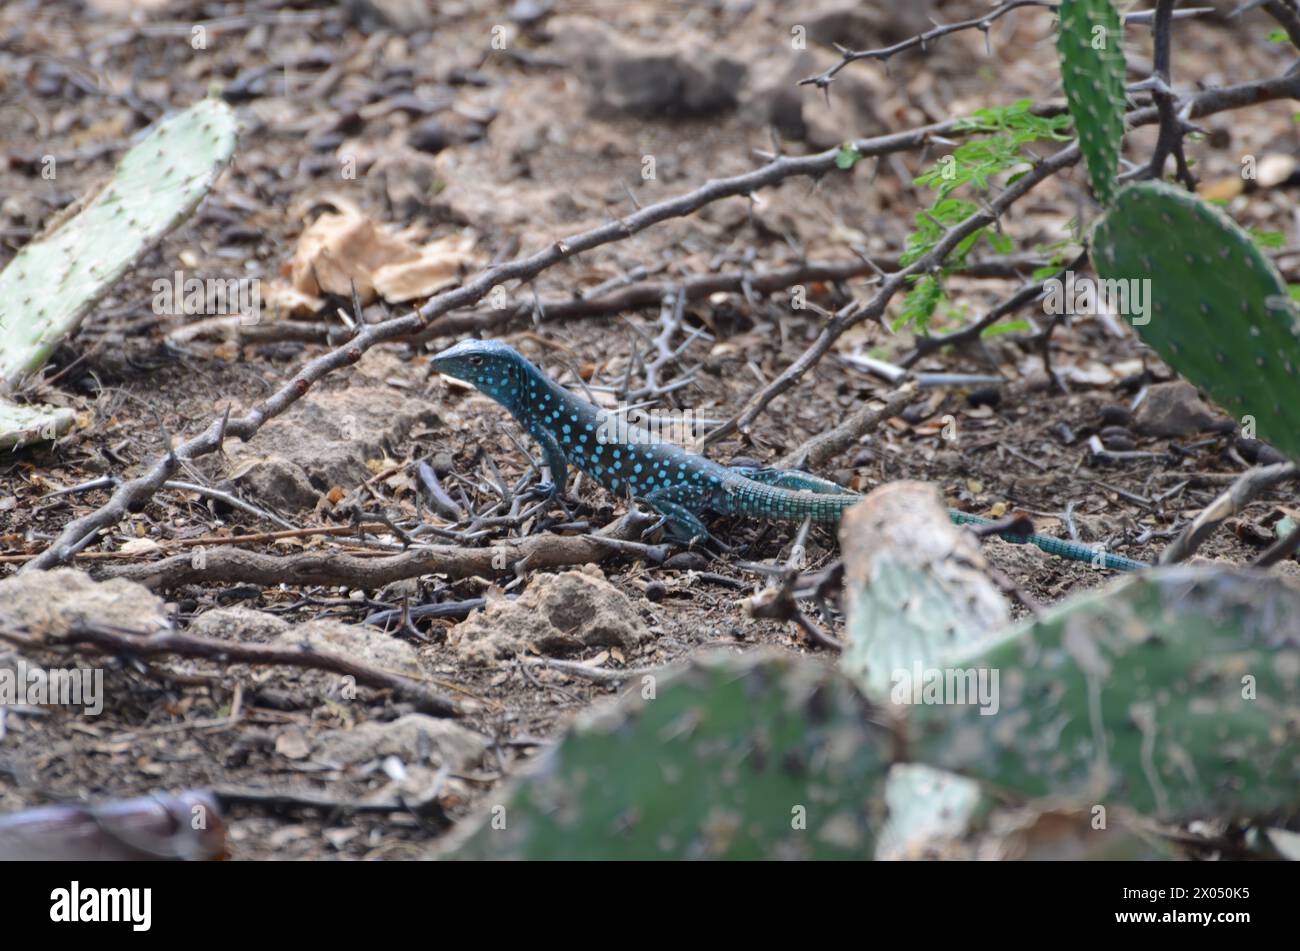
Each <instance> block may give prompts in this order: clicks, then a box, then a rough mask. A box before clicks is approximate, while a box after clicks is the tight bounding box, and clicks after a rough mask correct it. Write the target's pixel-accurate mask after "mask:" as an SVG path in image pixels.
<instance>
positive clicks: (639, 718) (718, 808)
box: [444, 651, 893, 859]
mask: <svg viewBox="0 0 1300 951" xmlns="http://www.w3.org/2000/svg"><path fill="white" fill-rule="evenodd" d="M650 691H653V695H654V698H653V699H643V698H644V697H645V696H646V695H647V693H648V692H650ZM867 713H868V711H867V708H866V705H865V704H864V703H863V701H862V698H861V697H860V696H859V695H858V693H857V691H856V690H854V688H853V686H852V685H851V684H850V683H849V682H848V681H847V680H845V679H843V678H842V677H841V676H840V675H839V674H837V673H836V672H835V671H834V670H832V669H829V668H826V667H824V666H822V665H821V664H818V663H814V662H811V661H807V660H801V659H799V658H796V657H792V656H790V655H788V654H772V653H767V652H763V651H756V652H751V653H749V654H746V655H744V656H743V657H734V656H717V657H714V658H711V659H707V660H697V661H695V662H693V663H691V664H689V665H688V666H687V667H685V668H684V669H681V670H680V671H678V672H676V673H674V674H669V675H666V676H664V677H663V678H662V679H661V680H660V682H659V683H658V684H654V683H653V682H646V681H642V682H641V683H640V684H638V685H636V686H635V687H634V688H633V692H632V693H631V694H630V695H629V696H627V697H625V698H624V699H623V700H622V701H621V702H619V703H618V704H617V705H616V706H615V707H614V708H613V709H612V710H610V711H607V712H605V713H604V714H602V715H596V716H589V717H587V718H586V719H584V720H581V721H580V722H579V724H578V725H577V726H576V727H575V728H574V729H573V730H572V731H571V732H569V733H568V734H567V735H566V736H564V737H563V738H562V739H561V740H560V741H559V743H558V744H557V745H556V747H555V748H554V749H553V750H551V751H550V752H548V753H546V754H544V755H543V759H542V761H541V762H540V763H538V764H537V766H538V767H539V768H538V769H535V770H533V771H532V772H531V774H529V775H525V776H523V777H521V778H520V779H519V780H517V781H516V782H515V783H514V784H513V786H512V787H510V788H508V790H507V791H506V792H505V794H504V799H502V800H500V801H498V802H495V803H492V804H490V805H488V807H487V809H486V814H485V815H484V816H483V817H482V818H481V820H480V821H479V822H478V823H477V824H476V825H474V826H472V827H469V829H468V831H467V832H464V833H461V834H460V835H458V836H455V837H454V838H455V840H456V841H455V842H454V843H453V844H451V846H450V847H449V848H448V849H447V850H446V851H445V852H444V855H447V856H449V857H453V858H485V857H487V858H525V859H565V858H570V859H571V858H582V859H616V858H617V859H627V858H640V859H648V858H663V859H682V858H701V859H702V858H728V859H759V858H860V859H869V858H871V857H872V855H873V854H874V851H875V839H876V828H877V827H878V824H879V822H880V821H881V820H882V819H883V811H884V804H883V800H882V797H881V790H882V789H883V786H884V781H885V772H886V770H887V769H888V760H889V757H890V753H891V749H892V741H893V735H892V733H891V732H890V731H889V730H887V729H886V728H885V727H883V726H880V725H878V724H876V723H874V722H872V721H871V720H870V719H869V718H868V715H867Z"/></svg>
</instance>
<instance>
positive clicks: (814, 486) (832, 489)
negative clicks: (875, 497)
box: [731, 466, 857, 495]
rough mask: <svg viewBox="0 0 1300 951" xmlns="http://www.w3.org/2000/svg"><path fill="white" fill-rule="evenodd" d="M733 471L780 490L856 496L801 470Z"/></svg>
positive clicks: (754, 469)
mask: <svg viewBox="0 0 1300 951" xmlns="http://www.w3.org/2000/svg"><path fill="white" fill-rule="evenodd" d="M731 471H732V472H734V473H735V474H736V475H738V476H743V477H744V478H746V479H749V480H750V481H751V482H759V483H761V484H763V485H770V486H773V487H774V488H778V489H793V490H794V491H796V492H798V491H807V492H816V493H818V494H820V495H856V494H857V493H856V492H854V491H852V490H851V489H846V488H844V486H842V485H836V484H835V483H834V482H831V481H830V480H829V479H823V478H820V477H819V476H815V475H813V474H812V473H810V472H803V471H801V470H799V469H777V468H775V467H773V466H763V467H762V468H753V467H750V466H733V467H732V468H731Z"/></svg>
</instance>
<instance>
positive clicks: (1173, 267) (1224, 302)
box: [1092, 182, 1300, 459]
mask: <svg viewBox="0 0 1300 951" xmlns="http://www.w3.org/2000/svg"><path fill="white" fill-rule="evenodd" d="M1092 255H1093V260H1094V262H1095V263H1096V267H1097V271H1098V273H1100V274H1101V275H1102V276H1103V277H1104V278H1107V279H1115V280H1122V281H1126V282H1132V281H1144V282H1147V283H1145V284H1143V285H1137V284H1132V283H1130V284H1128V286H1129V287H1134V288H1136V287H1139V286H1144V287H1147V288H1149V289H1150V294H1149V301H1148V303H1149V310H1148V311H1147V312H1146V314H1145V315H1144V316H1143V317H1140V318H1139V317H1133V315H1127V316H1130V317H1133V323H1134V326H1135V327H1136V329H1137V331H1138V333H1139V334H1140V335H1141V337H1142V339H1143V340H1144V341H1145V342H1146V343H1147V344H1148V345H1150V346H1151V347H1152V348H1153V349H1154V350H1155V351H1156V352H1157V353H1159V354H1160V356H1161V357H1162V358H1164V360H1165V362H1166V363H1168V364H1169V365H1170V366H1171V367H1173V368H1174V369H1175V370H1177V371H1178V372H1179V373H1180V374H1182V375H1183V376H1184V377H1186V378H1187V379H1188V380H1189V381H1191V382H1192V383H1193V384H1195V385H1196V386H1198V387H1200V388H1201V389H1203V390H1205V391H1206V392H1207V393H1209V395H1210V396H1211V397H1212V398H1213V399H1214V400H1215V402H1217V403H1218V404H1219V405H1220V406H1222V407H1223V408H1224V409H1225V410H1227V411H1229V412H1230V413H1232V414H1233V415H1234V416H1236V417H1237V418H1239V419H1241V418H1242V417H1244V416H1251V417H1253V419H1254V423H1255V431H1256V433H1257V434H1258V436H1259V438H1261V439H1263V440H1265V441H1266V442H1269V443H1271V444H1272V445H1273V446H1275V447H1276V448H1277V449H1278V450H1279V451H1281V452H1283V453H1286V454H1287V455H1289V456H1291V457H1292V458H1293V459H1300V399H1298V398H1297V396H1300V377H1297V375H1296V374H1297V368H1300V317H1297V313H1296V310H1295V306H1294V305H1293V304H1292V302H1291V298H1290V295H1289V294H1288V291H1287V286H1286V282H1285V281H1283V280H1282V277H1281V276H1280V275H1279V274H1278V273H1277V269H1276V268H1274V267H1273V264H1272V262H1271V261H1269V259H1268V258H1267V257H1265V256H1264V255H1263V254H1262V253H1261V252H1260V250H1259V248H1258V247H1257V246H1256V244H1255V242H1253V241H1252V240H1251V239H1250V236H1249V235H1248V234H1247V233H1246V232H1245V231H1243V230H1242V229H1241V228H1239V227H1238V226H1237V225H1236V224H1235V223H1234V222H1233V221H1231V220H1230V219H1229V218H1228V217H1227V216H1226V215H1224V214H1223V213H1222V212H1220V211H1219V210H1218V209H1216V208H1213V207H1211V206H1210V205H1208V204H1206V203H1205V202H1203V201H1201V200H1200V199H1199V198H1196V197H1195V196H1194V195H1190V194H1188V193H1187V192H1185V191H1183V190H1182V189H1179V188H1175V187H1174V186H1172V185H1167V184H1165V183H1163V182H1143V183H1141V184H1138V185H1133V186H1131V187H1129V188H1126V189H1124V190H1123V191H1122V192H1120V194H1119V196H1118V197H1117V198H1116V200H1115V203H1114V207H1112V208H1111V210H1110V211H1109V212H1107V214H1106V215H1105V216H1104V217H1103V218H1101V219H1100V220H1099V221H1098V222H1097V225H1096V227H1095V229H1094V230H1093V234H1092Z"/></svg>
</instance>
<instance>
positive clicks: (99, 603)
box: [0, 568, 169, 643]
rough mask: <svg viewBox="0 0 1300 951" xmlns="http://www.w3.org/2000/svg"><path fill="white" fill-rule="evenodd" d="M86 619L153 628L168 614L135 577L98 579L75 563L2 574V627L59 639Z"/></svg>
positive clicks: (137, 628)
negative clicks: (47, 568)
mask: <svg viewBox="0 0 1300 951" xmlns="http://www.w3.org/2000/svg"><path fill="white" fill-rule="evenodd" d="M82 623H92V624H103V625H109V626H112V627H118V628H124V629H126V630H130V631H142V632H146V633H149V632H153V631H156V630H158V629H160V628H166V627H168V626H169V619H168V616H167V609H166V607H165V606H164V604H163V601H162V599H161V598H159V597H158V596H157V595H155V594H153V593H152V592H151V591H149V590H148V589H147V588H145V587H143V586H141V585H138V584H136V583H135V582H134V581H125V580H123V579H121V578H115V579H112V580H110V581H95V580H94V579H93V578H91V577H90V575H88V574H86V573H85V572H84V571H77V570H76V569H75V568H54V569H51V570H50V571H29V572H26V573H24V574H18V575H12V576H10V577H8V578H4V579H0V628H3V629H6V630H10V631H15V632H19V633H22V634H25V635H27V636H34V637H36V638H38V639H40V640H44V641H46V642H49V643H54V642H57V641H59V640H62V639H63V638H65V637H66V636H67V634H68V631H69V630H70V629H71V628H72V627H73V626H74V625H76V624H82Z"/></svg>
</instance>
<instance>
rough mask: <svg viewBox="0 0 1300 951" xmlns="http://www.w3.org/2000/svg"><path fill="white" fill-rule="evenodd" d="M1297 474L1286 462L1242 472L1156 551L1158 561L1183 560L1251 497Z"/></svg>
mask: <svg viewBox="0 0 1300 951" xmlns="http://www.w3.org/2000/svg"><path fill="white" fill-rule="evenodd" d="M1298 475H1300V468H1297V467H1296V465H1295V464H1294V463H1290V462H1279V463H1277V464H1276V465H1271V466H1261V467H1259V468H1257V469H1249V470H1247V471H1246V472H1243V473H1242V474H1241V475H1240V476H1239V477H1238V478H1237V480H1236V481H1235V482H1233V483H1232V485H1230V486H1229V487H1228V489H1227V491H1226V492H1224V493H1223V494H1221V495H1220V496H1219V497H1218V498H1216V499H1215V500H1214V501H1213V502H1211V503H1210V504H1209V505H1207V506H1206V507H1205V508H1204V509H1202V510H1201V514H1200V515H1198V516H1196V518H1195V519H1193V520H1192V524H1190V525H1188V526H1187V528H1185V529H1184V530H1183V533H1182V534H1181V535H1179V536H1178V537H1177V538H1175V539H1174V540H1173V541H1172V542H1170V543H1169V546H1168V547H1167V548H1165V550H1164V551H1163V552H1161V553H1160V561H1159V563H1160V564H1162V565H1172V564H1176V563H1178V562H1180V561H1185V560H1187V559H1188V558H1190V557H1191V556H1192V555H1193V554H1195V553H1196V549H1198V548H1200V547H1201V545H1202V544H1204V543H1205V540H1206V539H1207V538H1209V537H1210V535H1212V534H1213V533H1214V530H1215V529H1216V528H1218V527H1219V526H1220V525H1221V524H1222V523H1223V522H1224V521H1225V520H1227V519H1229V518H1231V517H1232V516H1234V515H1236V514H1237V513H1238V512H1240V511H1241V510H1242V509H1244V508H1245V507H1246V506H1247V505H1249V504H1250V502H1251V500H1252V499H1254V498H1255V496H1257V495H1259V494H1260V493H1261V492H1263V491H1264V490H1265V489H1268V488H1271V487H1273V486H1275V485H1277V484H1278V483H1280V482H1285V481H1287V480H1288V479H1294V478H1295V477H1296V476H1298Z"/></svg>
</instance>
